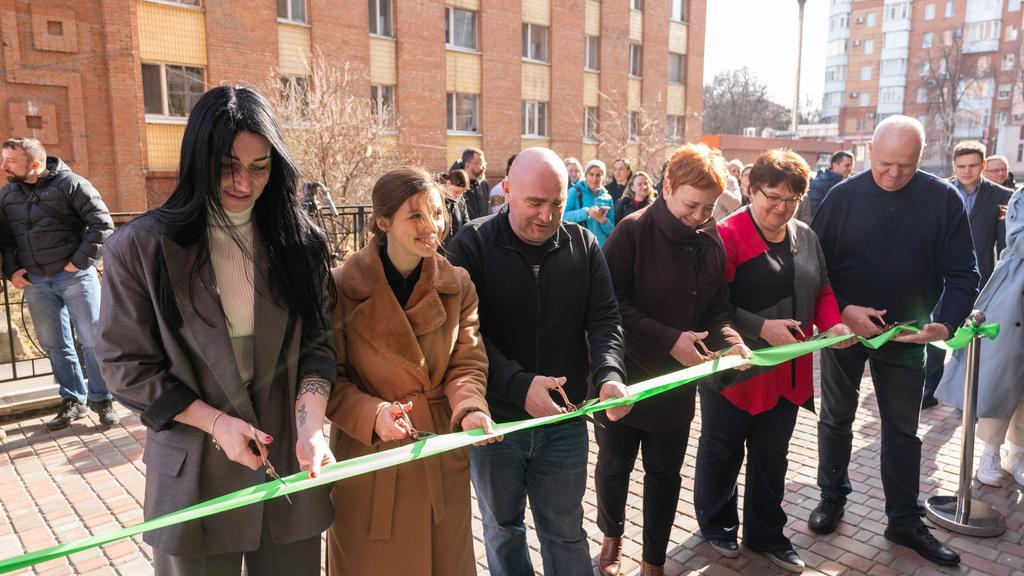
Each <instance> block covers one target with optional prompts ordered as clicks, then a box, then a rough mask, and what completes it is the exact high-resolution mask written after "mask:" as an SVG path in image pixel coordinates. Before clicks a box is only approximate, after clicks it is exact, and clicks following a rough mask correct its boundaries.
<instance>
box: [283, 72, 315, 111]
mask: <svg viewBox="0 0 1024 576" xmlns="http://www.w3.org/2000/svg"><path fill="white" fill-rule="evenodd" d="M281 96H282V99H283V100H284V101H285V102H286V103H287V105H288V107H289V109H291V110H292V111H295V112H301V113H303V114H305V113H307V112H309V78H308V77H306V76H281Z"/></svg>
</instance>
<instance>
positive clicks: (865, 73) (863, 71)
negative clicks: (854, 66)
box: [860, 64, 873, 81]
mask: <svg viewBox="0 0 1024 576" xmlns="http://www.w3.org/2000/svg"><path fill="white" fill-rule="evenodd" d="M872 68H873V66H871V65H870V64H868V65H867V66H861V67H860V79H861V80H865V81H867V80H871V75H872V74H873V70H872Z"/></svg>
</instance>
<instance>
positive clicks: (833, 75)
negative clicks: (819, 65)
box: [825, 65, 846, 82]
mask: <svg viewBox="0 0 1024 576" xmlns="http://www.w3.org/2000/svg"><path fill="white" fill-rule="evenodd" d="M843 80H846V66H843V65H839V66H829V67H828V68H826V69H825V82H842V81H843Z"/></svg>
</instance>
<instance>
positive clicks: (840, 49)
mask: <svg viewBox="0 0 1024 576" xmlns="http://www.w3.org/2000/svg"><path fill="white" fill-rule="evenodd" d="M847 42H848V40H846V39H845V38H841V39H839V40H830V41H829V43H828V50H827V51H826V54H827V55H828V56H842V55H843V54H846V47H847Z"/></svg>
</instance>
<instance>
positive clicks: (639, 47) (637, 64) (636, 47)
mask: <svg viewBox="0 0 1024 576" xmlns="http://www.w3.org/2000/svg"><path fill="white" fill-rule="evenodd" d="M629 75H630V76H631V77H633V78H643V76H644V45H643V44H635V43H630V45H629Z"/></svg>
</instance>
